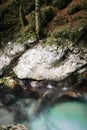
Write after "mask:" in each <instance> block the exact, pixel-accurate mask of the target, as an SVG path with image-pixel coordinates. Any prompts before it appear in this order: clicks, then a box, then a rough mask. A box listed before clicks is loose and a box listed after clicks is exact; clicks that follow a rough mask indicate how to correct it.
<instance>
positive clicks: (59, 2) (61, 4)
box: [53, 0, 72, 10]
mask: <svg viewBox="0 0 87 130" xmlns="http://www.w3.org/2000/svg"><path fill="white" fill-rule="evenodd" d="M71 1H72V0H53V6H54V7H57V8H58V9H59V10H60V9H63V8H65V7H66V6H67V5H68V4H69V3H70V2H71Z"/></svg>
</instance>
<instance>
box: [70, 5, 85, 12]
mask: <svg viewBox="0 0 87 130" xmlns="http://www.w3.org/2000/svg"><path fill="white" fill-rule="evenodd" d="M81 9H82V5H72V6H70V7H69V9H68V14H74V13H77V12H78V11H80V10H81Z"/></svg>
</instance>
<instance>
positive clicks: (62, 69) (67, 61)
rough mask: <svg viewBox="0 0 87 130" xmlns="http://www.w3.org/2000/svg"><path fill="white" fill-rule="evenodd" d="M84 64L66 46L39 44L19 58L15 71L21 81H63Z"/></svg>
mask: <svg viewBox="0 0 87 130" xmlns="http://www.w3.org/2000/svg"><path fill="white" fill-rule="evenodd" d="M84 64H86V61H85V60H84V59H82V58H81V57H80V56H79V54H78V53H77V54H75V53H73V52H71V51H69V48H67V47H66V46H65V47H64V46H61V45H60V46H58V45H55V44H53V45H51V46H50V45H46V46H43V45H41V44H38V45H36V46H35V47H34V48H31V49H29V50H28V51H27V52H25V53H24V54H23V55H22V56H21V57H20V58H19V61H18V64H17V65H16V66H15V67H14V68H13V71H14V73H15V74H16V75H17V76H18V77H19V78H21V79H23V78H32V79H36V80H43V79H46V80H62V79H64V78H66V77H67V76H69V75H70V74H71V73H73V72H74V71H76V70H77V69H79V68H80V67H81V66H83V65H84Z"/></svg>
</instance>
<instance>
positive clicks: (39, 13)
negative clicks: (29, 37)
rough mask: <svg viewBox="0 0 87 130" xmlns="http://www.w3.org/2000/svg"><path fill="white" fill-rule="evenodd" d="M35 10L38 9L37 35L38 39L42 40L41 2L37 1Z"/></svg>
mask: <svg viewBox="0 0 87 130" xmlns="http://www.w3.org/2000/svg"><path fill="white" fill-rule="evenodd" d="M35 9H36V15H35V17H36V34H37V38H38V39H40V38H41V35H42V32H41V31H42V29H41V12H40V0H35Z"/></svg>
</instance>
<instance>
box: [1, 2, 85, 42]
mask: <svg viewBox="0 0 87 130" xmlns="http://www.w3.org/2000/svg"><path fill="white" fill-rule="evenodd" d="M86 5H87V0H82V1H81V0H79V3H77V1H76V0H75V1H74V3H73V1H72V0H41V1H40V3H39V7H40V15H41V19H40V21H39V24H40V27H39V28H40V32H39V34H41V35H44V34H45V36H48V35H49V34H50V33H52V34H53V32H57V33H56V35H58V37H66V38H68V37H70V39H72V40H74V39H75V37H79V35H77V33H75V32H78V31H77V30H78V29H77V24H78V22H79V23H81V22H80V21H84V22H83V24H81V26H83V25H84V24H85V21H87V7H86ZM35 19H36V17H35V0H32V2H31V1H29V0H7V1H6V0H4V1H0V41H1V42H6V43H7V41H9V39H10V40H11V39H12V40H13V39H15V40H16V39H17V37H19V36H22V37H23V36H25V34H26V35H27V36H28V34H30V35H31V33H34V34H36V33H37V31H36V30H37V29H36V22H35V21H36V20H35ZM71 25H72V27H71ZM41 26H42V28H43V29H41ZM64 27H65V28H66V29H65V30H63V28H64ZM73 27H74V28H73ZM85 28H86V27H85ZM73 29H74V30H73ZM25 30H26V31H25ZM54 30H55V31H54ZM60 30H61V31H60ZM84 31H86V30H85V29H84ZM23 33H25V34H23ZM78 34H79V33H78ZM71 35H72V38H71ZM75 35H76V36H75ZM50 36H51V35H50ZM25 37H26V36H25ZM76 39H77V38H76ZM78 39H79V38H78Z"/></svg>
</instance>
